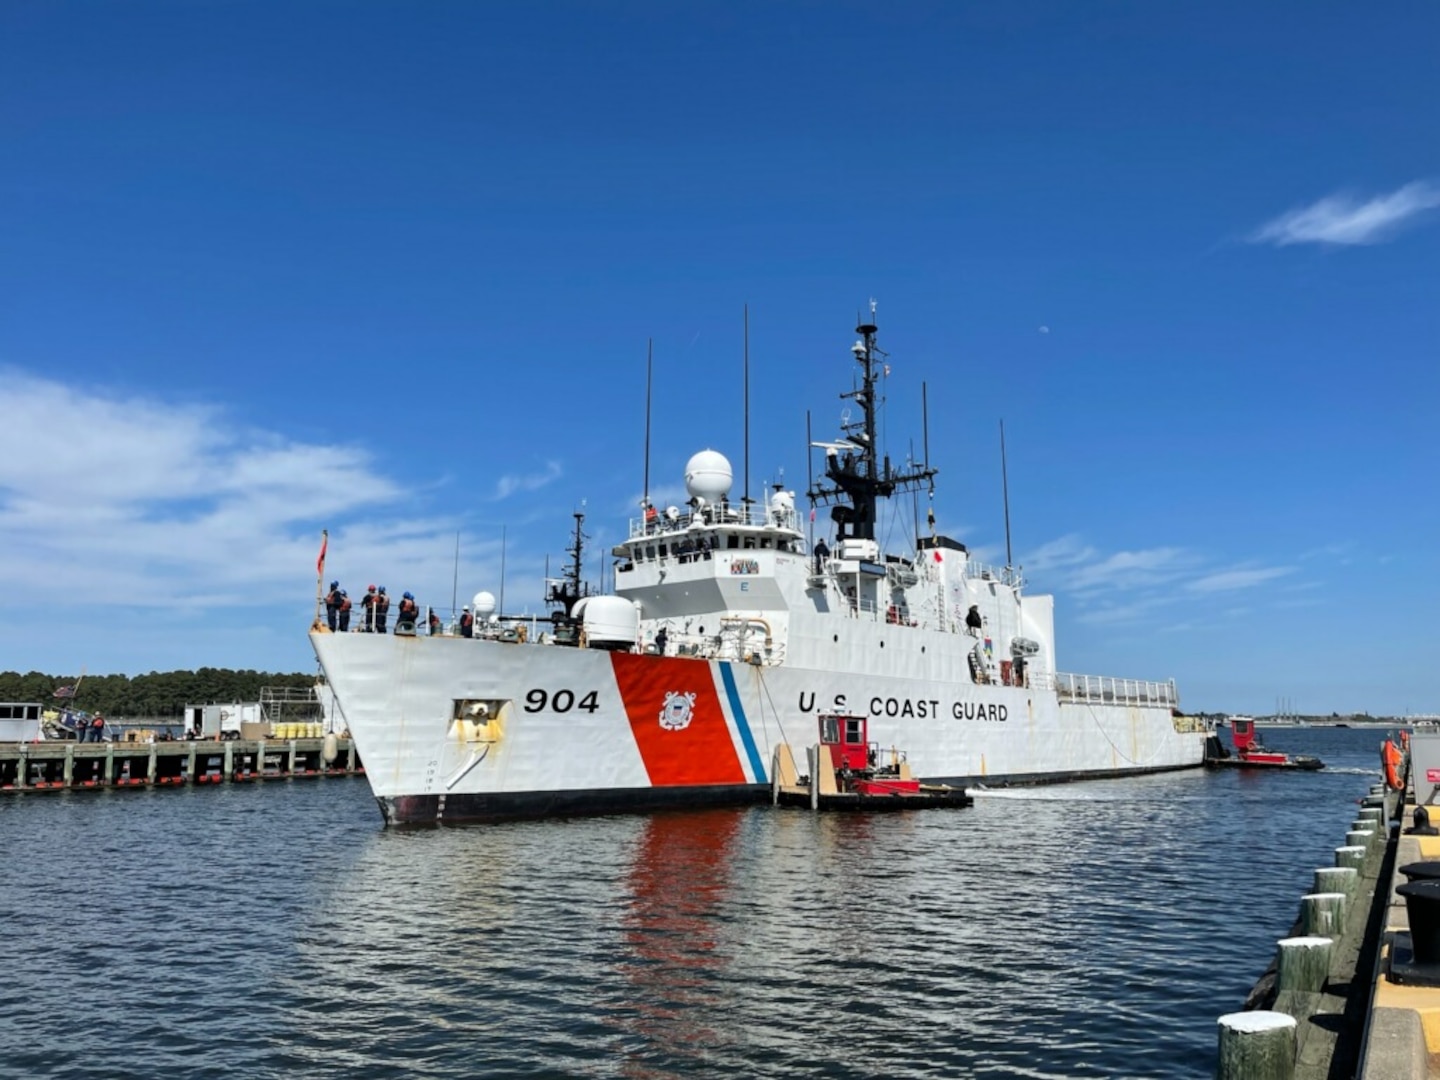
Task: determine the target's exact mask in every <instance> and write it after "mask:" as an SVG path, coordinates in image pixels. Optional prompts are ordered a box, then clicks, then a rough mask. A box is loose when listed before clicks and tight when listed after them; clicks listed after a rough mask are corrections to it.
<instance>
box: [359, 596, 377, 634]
mask: <svg viewBox="0 0 1440 1080" xmlns="http://www.w3.org/2000/svg"><path fill="white" fill-rule="evenodd" d="M360 607H361V608H362V609H363V610H362V612H361V618H360V632H361V633H362V634H373V633H374V632H375V586H374V585H370V586H367V587H366V589H365V599H363V600H361V601H360Z"/></svg>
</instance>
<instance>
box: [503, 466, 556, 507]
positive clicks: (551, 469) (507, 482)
mask: <svg viewBox="0 0 1440 1080" xmlns="http://www.w3.org/2000/svg"><path fill="white" fill-rule="evenodd" d="M562 472H563V470H562V469H561V468H560V463H559V462H558V461H547V462H546V463H545V468H544V469H543V470H542V471H540V472H537V473H507V474H506V475H504V476H502V477H500V479H499V480H498V481H496V483H495V498H496V499H506V498H509V497H510V496H511V495H514V494H515V493H516V492H517V491H538V490H539V489H540V488H542V487H544V486H545V485H546V484H548V483H550V482H551V481H553V480H558V479H560V476H561V473H562Z"/></svg>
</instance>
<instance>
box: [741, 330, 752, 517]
mask: <svg viewBox="0 0 1440 1080" xmlns="http://www.w3.org/2000/svg"><path fill="white" fill-rule="evenodd" d="M740 501H741V502H742V503H743V504H744V505H745V506H746V507H749V505H750V305H749V304H746V305H745V497H744V498H743V499H741V500H740Z"/></svg>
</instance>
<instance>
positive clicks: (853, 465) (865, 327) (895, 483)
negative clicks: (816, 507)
mask: <svg viewBox="0 0 1440 1080" xmlns="http://www.w3.org/2000/svg"><path fill="white" fill-rule="evenodd" d="M855 332H856V333H857V334H859V335H860V340H859V341H857V342H855V344H854V345H852V346H851V347H850V352H851V354H852V357H853V359H854V362H855V363H856V364H859V365H860V385H859V386H858V387H856V388H855V389H854V390H851V391H850V392H849V393H848V394H841V395H840V397H841V398H842V399H845V398H849V399H851V400H853V401H854V402H855V404H856V405H858V406H859V408H860V412H861V418H860V419H859V420H855V421H852V420H849V419H848V416H847V419H846V420H844V421H843V422H842V423H841V425H840V431H841V438H840V440H839V441H838V442H835V443H825V444H824V446H825V479H826V480H828V481H829V483H828V484H826V483H825V482H824V481H822V482H821V484H820V485H818V486H816V487H812V488H811V489H810V491H809V496H810V500H811V503H812V504H814V503H824V504H833V505H832V506H831V510H830V516H831V518H832V519H834V521H835V524H836V526H837V531H836V536H837V538H838V539H839V540H845V539H846V538H850V537H853V538H854V539H857V540H874V539H875V525H876V518H877V511H878V505H879V501H880V500H881V499H888V498H890V497H891V496H892V495H894V494H895V493H896V492H897V491H909V490H911V489H912V488H914V487H915V486H917V485H919V484H921V483H924V482H926V481H928V480H930V479H931V478H932V477H933V476H934V475H935V470H934V469H932V468H930V466H929V465H928V464H927V465H924V466H921V467H918V468H917V467H916V466H915V465H914V464H913V463H911V465H910V466H909V467H908V468H905V469H903V470H901V471H900V472H896V471H895V470H894V468H892V467H891V464H890V458H889V456H888V455H885V456H884V457H883V463H882V456H881V454H880V451H879V447H878V446H877V445H876V443H877V434H878V433H877V430H876V416H877V412H878V410H879V395H878V387H877V383H878V382H879V379H880V372H882V371H884V369H885V368H886V366H887V365H886V364H885V363H884V359H883V358H884V357H885V353H884V351H882V350H881V349H880V347H879V346H878V345H876V343H875V335H876V334H877V333H878V329H877V327H876V325H875V301H873V300H872V301H870V321H869V322H862V323H861V324H860V325H859V326H857V327H856V328H855Z"/></svg>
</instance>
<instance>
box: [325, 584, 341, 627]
mask: <svg viewBox="0 0 1440 1080" xmlns="http://www.w3.org/2000/svg"><path fill="white" fill-rule="evenodd" d="M339 614H340V582H338V581H332V582H330V591H329V592H328V593H326V594H325V621H326V622H327V623H329V625H330V629H331V630H332V631H333V630H334V629H335V620H336V617H337V616H338V615H339Z"/></svg>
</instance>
